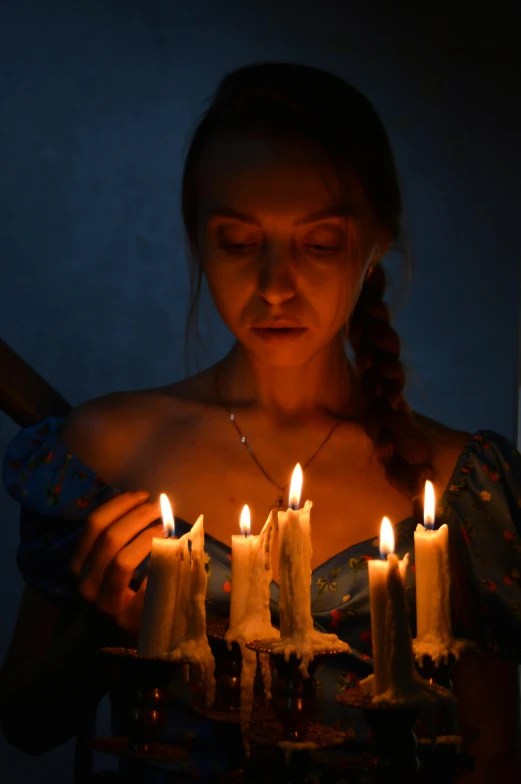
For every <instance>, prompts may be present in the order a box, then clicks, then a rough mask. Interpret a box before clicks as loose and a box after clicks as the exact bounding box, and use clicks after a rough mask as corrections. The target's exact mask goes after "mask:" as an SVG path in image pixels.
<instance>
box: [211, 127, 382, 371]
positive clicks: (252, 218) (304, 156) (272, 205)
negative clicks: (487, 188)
mask: <svg viewBox="0 0 521 784" xmlns="http://www.w3.org/2000/svg"><path fill="white" fill-rule="evenodd" d="M198 189H199V213H198V243H199V249H200V258H201V263H202V265H203V269H204V271H205V274H206V276H207V279H208V283H209V287H210V291H211V293H212V296H213V298H214V300H215V303H216V306H217V309H218V311H219V313H220V315H221V317H222V319H223V321H224V322H225V324H226V325H227V327H228V329H230V331H231V332H232V333H233V334H234V335H235V337H236V338H237V340H238V341H239V342H240V343H241V344H242V346H243V347H244V348H245V349H246V350H247V351H248V353H250V354H251V356H252V359H254V360H255V361H257V362H260V363H262V364H267V365H269V366H272V367H279V368H281V367H290V366H297V365H302V364H305V363H306V362H308V361H309V360H311V359H312V358H313V357H315V356H316V355H317V354H318V353H319V352H321V351H323V350H324V349H325V348H327V347H328V346H329V345H330V344H331V343H332V341H333V340H335V338H336V337H337V336H338V333H339V332H340V330H341V329H342V327H343V326H344V325H345V323H346V321H347V320H348V318H349V315H350V314H351V312H352V309H353V307H354V305H355V304H356V301H357V298H358V295H359V293H360V289H361V286H362V283H363V280H364V277H365V275H366V272H367V268H368V266H369V264H370V263H371V260H372V258H373V255H374V254H375V251H376V248H377V244H378V241H379V240H380V241H381V237H379V236H378V235H379V232H378V229H377V227H376V223H375V220H374V217H373V216H372V211H371V209H370V207H369V205H368V203H367V200H366V198H365V195H364V193H363V191H362V188H361V187H360V185H359V183H358V182H357V180H356V178H355V177H354V176H350V177H349V178H348V181H347V183H346V182H345V180H344V190H345V194H344V197H343V198H341V195H340V189H339V185H338V181H337V178H336V176H335V174H334V171H333V169H332V168H331V167H330V165H329V164H328V162H327V161H326V160H325V159H324V157H323V155H321V154H320V152H317V150H316V149H315V148H313V147H312V146H311V145H309V144H306V145H304V144H302V143H300V144H297V143H294V142H290V141H277V142H275V143H273V142H271V143H268V142H266V141H264V140H262V139H261V138H247V139H245V138H241V137H239V136H231V135H227V136H222V137H220V138H219V139H217V140H215V141H214V142H212V144H211V145H209V146H208V147H207V148H206V149H205V151H204V153H203V155H202V157H201V160H200V163H199V167H198ZM346 196H347V199H346ZM380 255H381V254H380Z"/></svg>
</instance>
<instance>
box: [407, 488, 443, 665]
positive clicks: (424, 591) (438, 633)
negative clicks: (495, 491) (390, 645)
mask: <svg viewBox="0 0 521 784" xmlns="http://www.w3.org/2000/svg"><path fill="white" fill-rule="evenodd" d="M424 521H425V527H424V526H423V525H420V524H418V526H417V527H416V531H415V533H414V550H415V562H416V623H417V637H416V642H417V644H418V645H419V646H422V645H423V646H426V647H427V648H428V649H429V652H432V651H434V652H435V650H436V648H437V647H439V648H440V650H441V649H446V648H447V647H450V644H451V640H452V632H451V621H450V568H449V529H448V528H447V526H446V525H441V526H440V527H439V529H438V530H437V531H435V530H434V521H435V498H434V488H433V485H432V482H429V481H427V482H426V484H425V506H424Z"/></svg>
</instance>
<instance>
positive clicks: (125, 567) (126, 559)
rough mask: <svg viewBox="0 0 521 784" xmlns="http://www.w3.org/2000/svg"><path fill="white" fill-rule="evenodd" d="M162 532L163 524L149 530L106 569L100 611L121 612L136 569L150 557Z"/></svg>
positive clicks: (100, 596) (99, 596)
mask: <svg viewBox="0 0 521 784" xmlns="http://www.w3.org/2000/svg"><path fill="white" fill-rule="evenodd" d="M162 530H163V528H162V525H161V524H160V525H155V526H153V527H151V528H148V529H147V530H146V531H143V532H142V533H141V534H139V536H136V538H135V539H133V541H132V542H130V543H129V544H128V545H127V546H126V547H123V548H122V549H121V550H119V552H118V553H117V554H116V555H115V557H114V558H113V559H112V561H111V562H110V564H109V565H108V566H107V568H106V569H105V572H104V574H103V578H102V581H101V584H100V587H99V591H98V595H97V605H98V607H99V608H100V610H102V611H103V612H109V613H111V614H114V615H116V614H118V612H121V609H122V604H124V603H125V600H124V598H123V597H124V596H125V595H127V591H128V590H131V589H130V588H129V584H130V581H131V579H132V576H133V574H134V572H135V570H136V567H137V566H139V564H140V563H142V561H144V559H145V558H146V557H147V555H149V553H150V551H151V549H152V539H153V538H154V537H155V536H161V535H162ZM141 587H142V586H141ZM140 590H141V588H140ZM133 593H134V592H133ZM116 608H117V609H116Z"/></svg>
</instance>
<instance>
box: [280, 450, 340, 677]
mask: <svg viewBox="0 0 521 784" xmlns="http://www.w3.org/2000/svg"><path fill="white" fill-rule="evenodd" d="M301 490H302V469H301V468H300V465H298V464H297V466H296V467H295V470H294V471H293V477H292V479H291V486H290V493H289V508H288V510H287V511H286V512H278V523H279V572H280V592H279V616H280V640H278V641H277V640H276V641H274V642H273V644H272V647H271V650H272V652H273V653H283V654H284V656H285V657H286V659H287V658H288V657H289V656H290V655H291V654H295V655H296V656H297V658H299V659H300V665H299V669H300V671H301V673H302V675H303V676H304V677H308V675H309V673H308V664H309V662H310V661H311V660H312V659H313V658H314V656H315V653H316V652H318V651H323V650H330V651H332V650H335V651H345V652H346V653H350V652H351V648H350V647H349V645H348V644H347V643H346V642H344V641H343V640H339V638H338V636H337V635H336V634H324V633H323V632H319V631H317V630H316V629H314V628H313V616H312V615H311V555H312V549H311V521H310V513H311V508H312V506H313V504H312V503H311V501H306V503H305V504H304V506H303V507H302V509H300V508H299V505H300V495H301Z"/></svg>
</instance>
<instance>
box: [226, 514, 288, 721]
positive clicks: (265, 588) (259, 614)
mask: <svg viewBox="0 0 521 784" xmlns="http://www.w3.org/2000/svg"><path fill="white" fill-rule="evenodd" d="M240 525H241V531H243V535H242V536H232V593H231V607H230V628H229V630H228V632H227V633H226V640H227V642H228V647H229V648H231V645H232V642H233V641H236V642H237V643H238V644H239V646H240V649H241V654H242V667H241V709H240V721H241V725H242V727H243V728H245V727H246V726H247V724H248V722H249V719H250V714H251V709H252V705H253V684H254V681H255V673H256V671H257V654H256V653H255V651H251V650H250V649H249V648H246V643H247V642H250V641H251V640H261V639H272V638H275V637H279V636H280V633H279V631H278V629H275V627H274V626H272V623H271V612H270V584H271V575H272V569H271V547H272V542H273V534H274V531H275V525H276V513H275V512H273V511H272V512H271V513H270V516H269V517H268V519H267V520H266V523H265V524H264V527H263V529H262V531H261V532H260V534H259V535H258V536H252V535H251V533H250V531H251V520H250V510H249V508H248V506H245V507H244V508H243V510H242V513H241V522H240ZM245 541H246V542H247V545H245V544H244V542H245ZM237 556H238V558H237ZM234 591H235V592H236V593H235V597H236V598H235V603H234ZM259 660H260V664H261V672H262V677H263V682H264V692H265V696H266V699H267V700H269V699H270V698H271V674H270V667H269V656H267V655H265V654H259Z"/></svg>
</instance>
